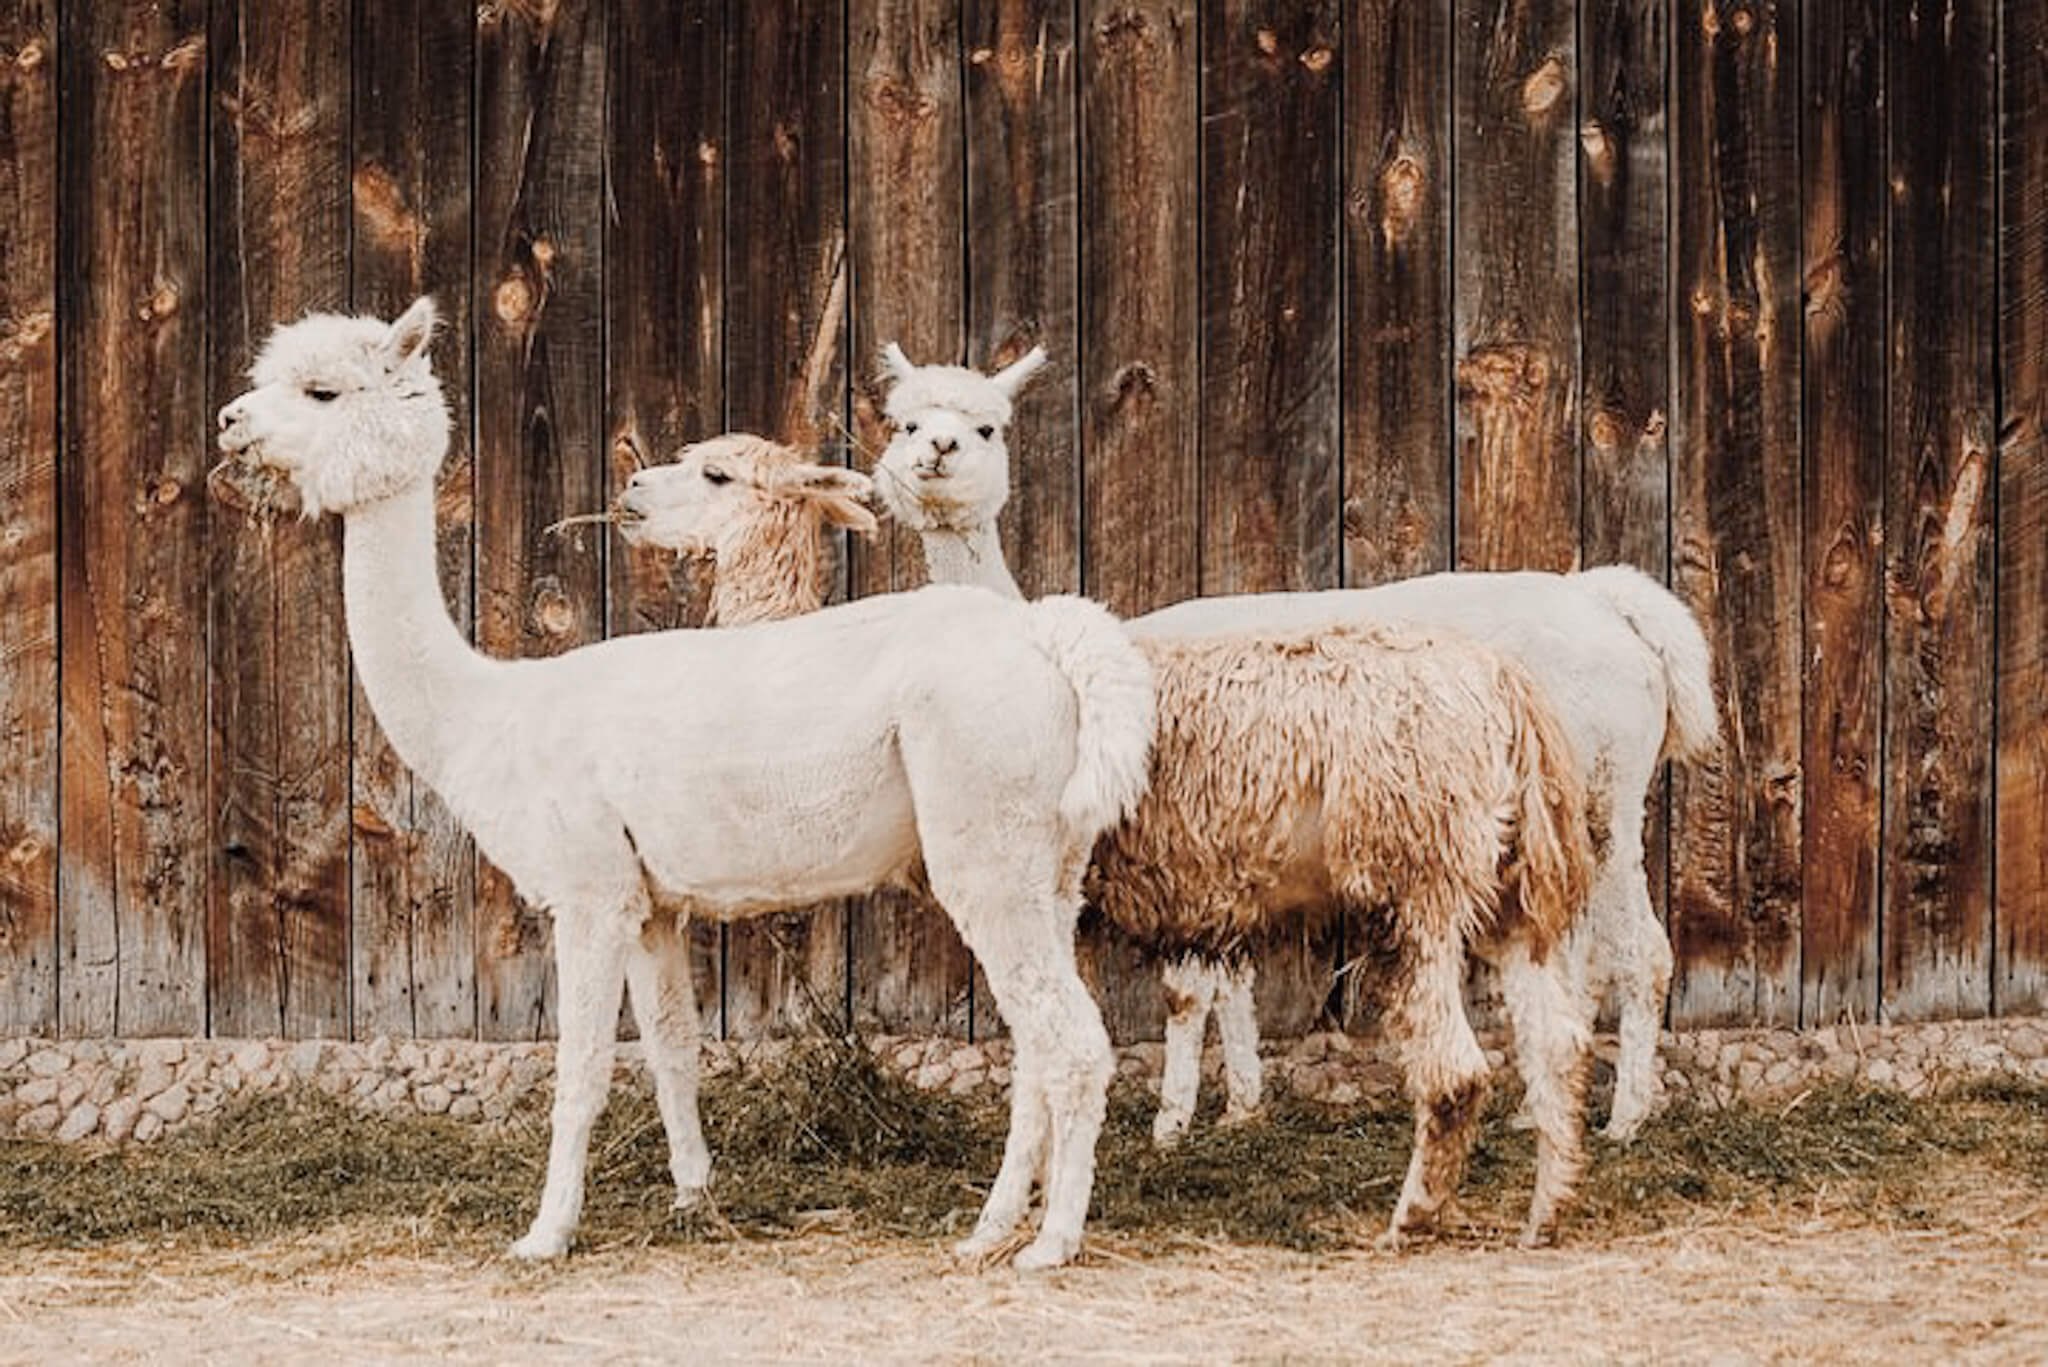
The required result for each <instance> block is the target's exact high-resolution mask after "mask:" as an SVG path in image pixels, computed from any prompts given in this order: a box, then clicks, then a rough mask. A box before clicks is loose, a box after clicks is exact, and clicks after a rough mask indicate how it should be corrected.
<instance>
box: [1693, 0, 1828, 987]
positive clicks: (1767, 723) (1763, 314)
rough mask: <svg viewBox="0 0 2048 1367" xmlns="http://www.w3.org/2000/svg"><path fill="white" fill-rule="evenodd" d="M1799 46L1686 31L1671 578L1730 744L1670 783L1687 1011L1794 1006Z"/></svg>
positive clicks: (1697, 20) (1766, 13) (1770, 33)
mask: <svg viewBox="0 0 2048 1367" xmlns="http://www.w3.org/2000/svg"><path fill="white" fill-rule="evenodd" d="M1798 42H1799V33H1798V30H1797V26H1796V24H1795V23H1794V21H1793V18H1792V16H1791V15H1790V14H1789V13H1788V12H1787V11H1786V9H1785V8H1784V7H1783V6H1781V5H1778V4H1776V3H1771V2H1769V0H1766V2H1765V3H1757V0H1712V2H1711V3H1709V4H1707V5H1706V6H1704V7H1703V8H1701V9H1698V10H1694V11H1687V12H1686V13H1685V14H1684V15H1683V16H1682V21H1680V22H1678V24H1677V27H1676V29H1675V31H1674V33H1673V43H1672V49H1673V53H1674V58H1675V61H1676V68H1675V70H1674V72H1673V81H1672V94H1673V109H1672V121H1673V138H1672V164H1673V165H1674V166H1676V167H1679V168H1681V170H1680V180H1679V184H1678V185H1677V186H1676V187H1675V190H1674V194H1673V203H1674V210H1675V219H1674V221H1673V224H1672V244H1671V250H1672V255H1673V259H1674V261H1675V263H1676V268H1675V270H1674V284H1675V289H1676V292H1677V294H1676V298H1677V300H1679V301H1682V303H1677V304H1675V305H1674V306H1675V307H1678V309H1679V315H1680V316H1679V319H1678V326H1677V329H1676V331H1677V341H1676V347H1677V350H1676V353H1675V355H1674V358H1673V359H1674V362H1675V364H1676V367H1677V398H1676V402H1675V404H1674V411H1673V418H1674V421H1675V424H1676V426H1675V430H1674V432H1673V434H1672V452H1673V455H1672V460H1673V480H1672V483H1673V490H1674V495H1675V498H1676V501H1677V507H1676V508H1675V510H1674V518H1673V520H1674V529H1673V544H1674V547H1675V551H1676V563H1675V564H1674V566H1673V571H1674V577H1675V579H1676V581H1677V584H1678V587H1679V590H1680V593H1681V595H1682V596H1683V597H1685V598H1686V599H1687V601H1688V602H1690V603H1691V604H1692V606H1693V608H1694V610H1695V611H1696V612H1697V613H1698V614H1699V617H1700V620H1701V622H1702V624H1703V625H1704V626H1705V628H1706V632H1707V639H1708V642H1709V644H1710V645H1711V646H1712V647H1713V650H1714V658H1715V662H1716V664H1717V666H1718V668H1719V670H1720V677H1719V679H1718V680H1717V684H1718V686H1719V688H1720V689H1721V695H1722V718H1721V724H1722V734H1723V736H1724V737H1725V739H1726V749H1725V753H1724V755H1723V757H1722V759H1721V760H1720V761H1719V762H1717V763H1713V764H1709V765H1702V766H1696V767H1694V768H1691V769H1689V770H1685V771H1682V772H1681V774H1680V776H1679V780H1678V782H1677V784H1676V787H1675V791H1674V804H1673V805H1674V817H1673V836H1674V838H1673V848H1672V879H1673V884H1672V906H1671V920H1672V930H1673V938H1674V941H1675V946H1676V948H1677V951H1678V958H1679V962H1680V965H1681V966H1680V968H1679V973H1678V980H1677V984H1676V988H1675V991H1674V1002H1673V1008H1672V1015H1673V1018H1674V1020H1675V1021H1677V1022H1679V1023H1683V1024H1703V1023H1706V1022H1710V1021H1730V1020H1758V1021H1768V1022H1774V1023H1785V1024H1789V1023H1791V1022H1792V1021H1793V1020H1794V1019H1795V1018H1796V1016H1797V1014H1798V1005H1799V934H1800V930H1799V913H1800V905H1799V901H1800V832H1801V824H1800V797H1799V765H1800V758H1801V743H1802V742H1801V727H1800V678H1799V659H1800V644H1801V643H1800V626H1799V614H1798V613H1797V612H1796V611H1793V610H1792V609H1791V604H1793V603H1795V602H1796V601H1797V599H1798V596H1799V593H1800V588H1801V585H1802V583H1803V580H1802V578H1801V573H1800V564H1801V559H1802V557H1801V548H1800V525H1799V523H1800V488H1801V484H1800V469H1799V466H1800V449H1799V395H1800V387H1799V374H1800V370H1799V350H1798V345H1797V340H1798V337H1799V331H1798V327H1799V313H1798V309H1799V276H1798V252H1799V218H1798V195H1797V190H1796V186H1797V176H1798V162H1797V139H1798V109H1797V98H1798V77H1797V73H1798V70H1799V62H1798Z"/></svg>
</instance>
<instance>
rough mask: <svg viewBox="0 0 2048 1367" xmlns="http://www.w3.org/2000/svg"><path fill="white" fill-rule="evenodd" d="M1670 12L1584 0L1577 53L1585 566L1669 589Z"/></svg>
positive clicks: (1634, 3) (1620, 0)
mask: <svg viewBox="0 0 2048 1367" xmlns="http://www.w3.org/2000/svg"><path fill="white" fill-rule="evenodd" d="M1667 37H1668V34H1667V32H1666V30H1665V27H1664V6H1663V5H1662V4H1661V3H1658V2H1657V0H1587V4H1586V7H1585V13H1584V22H1583V28H1582V34H1581V40H1582V42H1583V43H1584V45H1585V46H1584V51H1583V52H1582V53H1581V54H1580V56H1581V61H1582V63H1583V66H1584V70H1585V83H1584V86H1583V88H1582V89H1581V91H1580V104H1581V118H1580V124H1579V143H1580V151H1581V155H1580V159H1579V234H1580V251H1581V262H1582V269H1583V271H1584V273H1585V288H1584V296H1585V307H1584V310H1583V312H1584V317H1583V319H1582V321H1581V324H1580V326H1581V334H1580V336H1581V343H1582V353H1581V362H1580V364H1581V367H1582V373H1581V376H1580V395H1581V398H1580V412H1581V415H1582V420H1583V431H1582V434H1581V439H1580V440H1581V446H1580V449H1581V450H1582V451H1583V452H1584V459H1585V468H1584V475H1583V477H1584V480H1585V486H1584V488H1585V525H1584V528H1583V532H1582V548H1583V559H1584V561H1585V563H1586V564H1588V565H1613V564H1623V565H1636V566H1639V567H1640V568H1642V569H1645V570H1648V571H1649V572H1650V573H1651V574H1652V575H1654V576H1656V577H1657V578H1660V579H1662V578H1664V577H1666V575H1667V573H1668V570H1669V565H1668V559H1669V557H1668V556H1667V554H1666V548H1665V538H1666V536H1667V535H1668V533H1669V530H1670V527H1669V523H1670V506H1669V490H1668V484H1669V479H1670V473H1671V464H1670V452H1669V450H1668V449H1667V447H1666V445H1665V437H1666V432H1667V428H1668V421H1667V410H1668V406H1669V404H1670V389H1671V374H1670V357H1671V345H1670V340H1671V326H1670V325H1671V315H1670V310H1669V308H1668V300H1669V294H1668V290H1667V285H1666V278H1665V277H1666V271H1665V267H1666V264H1667V262H1666V250H1667V247H1668V245H1669V243H1668V235H1667V232H1666V222H1665V208H1666V204H1665V199H1666V194H1667V192H1668V190H1669V188H1670V187H1669V185H1668V183H1667V177H1668V174H1669V162H1668V159H1667V157H1666V136H1665V135H1666V129H1665V117H1664V86H1665V76H1666V66H1667V62H1666V60H1665V42H1666V38H1667Z"/></svg>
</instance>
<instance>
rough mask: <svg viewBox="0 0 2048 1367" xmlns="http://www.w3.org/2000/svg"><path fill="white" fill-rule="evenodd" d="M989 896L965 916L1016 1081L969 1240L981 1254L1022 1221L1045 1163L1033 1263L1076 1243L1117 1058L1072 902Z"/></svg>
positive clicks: (951, 903)
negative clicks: (996, 1166)
mask: <svg viewBox="0 0 2048 1367" xmlns="http://www.w3.org/2000/svg"><path fill="white" fill-rule="evenodd" d="M969 900H970V899H969V898H967V897H965V896H962V895H959V894H956V895H955V896H953V897H951V898H949V899H948V900H947V906H948V909H949V910H953V911H955V913H956V915H958V912H959V910H960V909H961V908H962V904H963V903H964V902H968V901H969ZM984 906H985V907H986V908H987V910H985V911H980V912H979V914H976V913H969V914H968V915H966V916H963V917H960V918H959V924H960V925H961V928H962V931H963V934H964V935H965V937H966V939H967V943H968V946H969V948H971V949H972V950H973V951H974V954H975V957H976V958H977V959H979V960H980V961H981V966H982V970H983V972H985V973H986V974H987V975H988V982H989V987H990V989H991V990H992V991H993V992H994V993H995V997H996V1006H997V1009H999V1010H1000V1011H1001V1012H1002V1013H1003V1019H1004V1020H1006V1021H1008V1022H1009V1024H1010V1032H1011V1035H1012V1037H1013V1038H1014V1039H1015V1041H1016V1046H1017V1054H1016V1069H1015V1073H1014V1075H1013V1080H1012V1085H1013V1087H1014V1088H1015V1089H1016V1090H1015V1092H1014V1093H1013V1094H1012V1097H1011V1108H1010V1137H1009V1140H1008V1142H1007V1143H1006V1144H1005V1146H1004V1151H1003V1167H1002V1170H1001V1171H1000V1172H999V1173H998V1174H997V1176H996V1184H995V1186H994V1187H992V1188H991V1189H990V1191H989V1199H988V1202H987V1203H986V1204H985V1205H984V1207H983V1209H982V1213H981V1218H980V1219H979V1220H978V1221H976V1223H975V1229H974V1233H973V1234H972V1235H971V1236H969V1238H968V1240H967V1241H966V1243H965V1244H964V1245H963V1246H962V1251H963V1252H964V1253H965V1254H966V1255H967V1256H970V1257H979V1256H981V1255H983V1254H986V1253H987V1252H988V1251H989V1250H990V1249H992V1248H993V1247H994V1246H995V1245H996V1244H998V1243H1000V1242H1002V1240H1003V1239H1004V1238H1006V1237H1007V1236H1008V1234H1009V1232H1010V1231H1011V1230H1012V1229H1014V1228H1016V1226H1017V1224H1018V1222H1019V1220H1021V1219H1022V1217H1023V1214H1024V1208H1025V1202H1026V1200H1027V1199H1028V1196H1029V1190H1030V1179H1031V1177H1032V1176H1034V1175H1035V1174H1036V1172H1037V1170H1038V1168H1039V1166H1040V1163H1041V1162H1042V1163H1043V1165H1044V1172H1045V1219H1044V1221H1043V1223H1042V1224H1041V1225H1040V1227H1039V1232H1038V1237H1037V1238H1036V1239H1034V1240H1033V1241H1032V1243H1031V1244H1030V1246H1029V1247H1027V1248H1026V1249H1025V1250H1024V1251H1023V1252H1021V1253H1019V1254H1018V1255H1017V1258H1016V1266H1017V1267H1019V1268H1020V1269H1023V1270H1025V1271H1032V1270H1035V1269H1038V1268H1044V1267H1055V1266H1058V1265H1059V1264H1061V1263H1064V1262H1067V1261H1068V1260H1070V1259H1071V1258H1072V1257H1073V1256H1074V1254H1075V1253H1076V1252H1077V1251H1079V1249H1080V1246H1081V1226H1082V1223H1083V1222H1084V1221H1085V1220H1086V1218H1087V1215H1088V1197H1089V1193H1090V1191H1091V1190H1092V1188H1093V1185H1094V1181H1095V1142H1096V1140H1097V1138H1098V1137H1099V1136H1100V1135H1101V1132H1102V1120H1103V1115H1104V1113H1105V1112H1106V1111H1107V1109H1108V1097H1109V1079H1110V1075H1111V1074H1112V1073H1113V1072H1114V1071H1115V1058H1114V1056H1113V1055H1112V1054H1111V1052H1110V1048H1109V1032H1108V1031H1107V1030H1105V1029H1104V1028H1103V1025H1102V1012H1101V1011H1100V1009H1098V1008H1097V1006H1096V1005H1095V999H1094V998H1093V997H1091V996H1089V995H1088V989H1087V987H1086V986H1085V985H1083V983H1082V982H1081V974H1080V970H1079V968H1078V967H1077V966H1076V964H1075V962H1074V913H1073V912H1072V911H1071V910H1069V909H1066V908H1063V907H1060V906H1058V905H1047V904H1046V903H1044V902H1041V903H1039V904H1038V905H1036V906H1033V905H1029V904H1025V905H1019V904H1018V902H1017V899H1016V898H1015V896H1014V894H1013V895H1011V896H1009V897H1006V898H1000V899H998V898H989V899H988V900H987V901H986V902H985V903H984Z"/></svg>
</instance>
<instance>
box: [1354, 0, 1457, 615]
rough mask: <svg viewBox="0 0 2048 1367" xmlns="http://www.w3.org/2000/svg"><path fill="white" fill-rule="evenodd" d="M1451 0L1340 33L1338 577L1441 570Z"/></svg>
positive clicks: (1447, 533) (1369, 9) (1445, 552)
mask: <svg viewBox="0 0 2048 1367" xmlns="http://www.w3.org/2000/svg"><path fill="white" fill-rule="evenodd" d="M1450 62H1451V7H1450V0H1422V2H1421V3H1417V0H1368V2H1367V3H1366V4H1364V5H1361V6H1359V7H1358V8H1357V10H1356V11H1355V12H1354V13H1352V14H1351V15H1350V16H1349V18H1348V25H1347V27H1346V29H1345V32H1344V75H1343V82H1342V83H1343V87H1344V157H1345V193H1344V244H1345V262H1344V269H1345V280H1344V283H1343V299H1344V314H1343V328H1344V342H1343V352H1344V360H1343V369H1344V382H1343V385H1342V392H1343V405H1344V413H1343V427H1344V452H1343V459H1344V582H1345V583H1346V584H1347V585H1350V586H1353V587H1360V588H1363V587H1369V586H1371V585H1374V584H1384V583H1388V582H1390V581H1392V580H1396V579H1406V578H1408V577H1410V576H1412V575H1417V574H1426V573H1428V572H1430V571H1432V570H1441V569H1447V568H1449V566H1450V563H1451V420H1450V414H1451V403H1450V396H1451V390H1450V384H1451V353H1450V345H1451V314H1450V308H1451V296H1450V278H1451V255H1450V253H1451V242H1450V222H1451V207H1450V194H1451V182H1450V173H1451V128H1450V98H1449V88H1450Z"/></svg>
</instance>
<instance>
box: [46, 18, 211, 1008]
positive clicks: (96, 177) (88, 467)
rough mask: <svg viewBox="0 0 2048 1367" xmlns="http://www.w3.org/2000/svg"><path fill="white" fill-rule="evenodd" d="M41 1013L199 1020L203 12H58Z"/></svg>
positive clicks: (202, 975) (204, 824)
mask: <svg viewBox="0 0 2048 1367" xmlns="http://www.w3.org/2000/svg"><path fill="white" fill-rule="evenodd" d="M60 23H61V25H62V30H61V34H60V42H59V47H58V58H59V77H58V81H59V86H60V90H61V95H60V98H61V99H62V101H63V118H62V127H61V129H60V134H59V136H60V139H61V146H60V151H59V156H58V168H59V170H58V174H59V189H58V195H59V206H60V207H59V217H60V222H62V223H63V224H65V225H66V226H65V230H64V232H62V233H61V234H60V235H59V239H58V251H59V262H60V264H59V287H58V288H59V295H58V335H59V343H60V347H61V356H62V360H61V362H60V364H61V365H62V366H63V370H64V374H65V376H66V380H65V383H64V386H63V390H64V393H63V398H62V404H63V414H64V416H63V422H64V436H63V449H62V454H61V456H60V465H59V473H58V480H59V490H58V504H59V530H58V537H59V545H60V548H61V549H60V553H59V554H60V562H59V594H60V601H61V607H60V612H59V616H60V625H59V630H60V633H61V637H60V639H61V641H62V648H61V661H60V665H61V672H62V678H61V684H60V688H61V692H62V699H63V701H62V708H63V720H62V723H61V724H62V745H61V750H62V765H63V793H62V803H61V811H60V817H59V830H60V832H61V842H60V843H61V852H60V857H59V872H58V879H59V883H58V887H59V894H58V896H59V902H60V904H61V906H62V907H63V914H62V917H61V920H60V926H59V954H60V958H59V961H58V973H59V997H60V1007H59V1013H58V1014H59V1024H60V1028H61V1029H62V1030H63V1031H64V1033H66V1034H73V1035H92V1034H112V1033H116V1032H118V1033H120V1034H124V1035H156V1034H179V1035H192V1034H197V1033H199V1032H200V1031H201V1030H203V1029H204V1028H205V1009H206V1002H205V983H206V964H205V941H206V877H207V866H208V863H209V858H208V852H207V831H208V821H207V814H206V731H205V725H206V582H205V572H206V550H205V547H206V526H207V513H206V506H205V505H206V497H205V493H204V488H203V480H204V476H205V472H206V469H207V466H208V465H209V464H210V463H211V459H212V443H211V440H210V436H211V433H212V430H213V424H212V421H211V418H210V415H209V414H208V412H207V411H206V400H207V394H206V342H205V336H204V327H205V315H206V298H205V282H206V108H205V100H206V64H207V52H206V7H205V6H204V5H203V4H195V3H175V2H174V3H165V4H159V5H152V6H148V7H140V6H110V5H72V6H67V7H65V8H64V9H63V11H62V12H61V15H60Z"/></svg>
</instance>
